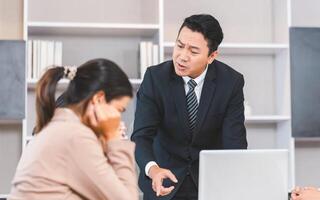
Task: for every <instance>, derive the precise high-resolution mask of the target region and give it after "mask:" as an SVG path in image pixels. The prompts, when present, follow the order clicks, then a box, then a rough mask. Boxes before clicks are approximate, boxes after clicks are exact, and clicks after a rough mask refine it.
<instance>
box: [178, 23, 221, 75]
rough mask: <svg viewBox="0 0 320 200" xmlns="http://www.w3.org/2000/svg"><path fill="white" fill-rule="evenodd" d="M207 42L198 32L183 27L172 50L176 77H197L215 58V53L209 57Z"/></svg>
mask: <svg viewBox="0 0 320 200" xmlns="http://www.w3.org/2000/svg"><path fill="white" fill-rule="evenodd" d="M208 53H209V48H208V42H207V41H206V40H205V38H204V37H203V35H202V34H201V33H199V32H194V31H192V30H190V29H189V28H187V27H183V28H182V29H181V31H180V34H179V36H178V38H177V41H176V44H175V46H174V49H173V54H172V60H173V64H174V69H175V72H176V74H177V75H178V76H189V77H191V78H196V77H198V76H199V75H200V74H201V73H202V72H203V71H204V70H205V68H206V66H207V64H210V63H211V62H212V61H213V60H214V59H215V57H216V56H217V51H214V52H212V53H211V54H210V55H208Z"/></svg>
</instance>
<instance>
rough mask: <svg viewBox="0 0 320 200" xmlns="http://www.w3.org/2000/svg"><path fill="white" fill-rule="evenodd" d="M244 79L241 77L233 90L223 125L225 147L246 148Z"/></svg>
mask: <svg viewBox="0 0 320 200" xmlns="http://www.w3.org/2000/svg"><path fill="white" fill-rule="evenodd" d="M243 86H244V79H243V76H242V75H241V77H239V78H238V79H237V81H236V83H235V86H234V88H233V91H232V96H231V99H230V101H229V103H228V106H227V112H226V116H225V118H224V121H223V127H222V144H223V148H224V149H246V148H247V146H248V144H247V138H246V128H245V126H244V120H245V117H244V105H243V101H244V96H243Z"/></svg>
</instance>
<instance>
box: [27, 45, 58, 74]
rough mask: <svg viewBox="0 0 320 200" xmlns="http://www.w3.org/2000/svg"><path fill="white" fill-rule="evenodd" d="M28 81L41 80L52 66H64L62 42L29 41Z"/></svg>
mask: <svg viewBox="0 0 320 200" xmlns="http://www.w3.org/2000/svg"><path fill="white" fill-rule="evenodd" d="M27 50H28V79H39V78H40V77H41V75H42V74H43V72H44V71H45V70H46V69H47V68H48V67H49V66H52V65H56V66H61V65H62V42H60V41H46V40H29V41H28V48H27Z"/></svg>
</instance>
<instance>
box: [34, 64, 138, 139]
mask: <svg viewBox="0 0 320 200" xmlns="http://www.w3.org/2000/svg"><path fill="white" fill-rule="evenodd" d="M68 72H69V71H68ZM66 75H67V74H66V73H65V68H64V67H54V68H51V69H49V70H47V71H46V72H45V73H44V74H43V76H42V77H41V79H40V80H39V82H38V83H37V87H36V111H37V120H36V127H35V130H34V132H35V133H39V132H40V131H41V130H42V128H43V127H45V126H46V125H47V124H48V122H49V121H50V120H51V118H52V117H53V114H54V110H55V108H56V103H55V92H56V87H57V83H58V81H59V80H60V79H62V78H63V77H64V76H66ZM101 90H102V91H104V93H105V96H106V101H107V102H109V101H111V100H112V99H115V98H118V97H121V96H130V97H132V96H133V93H132V86H131V84H130V82H129V79H128V77H127V75H126V74H125V73H124V72H123V71H122V70H121V69H120V67H119V66H118V65H117V64H115V63H114V62H112V61H110V60H107V59H94V60H90V61H88V62H86V63H84V64H82V65H81V66H79V67H78V68H77V72H76V75H75V77H74V78H73V79H72V80H71V81H70V83H69V85H68V87H67V89H66V91H65V92H64V93H63V95H62V96H61V97H59V98H60V100H62V102H63V103H62V104H61V105H59V106H60V107H66V106H69V105H76V104H78V103H84V106H85V107H86V106H87V101H88V100H89V99H90V98H91V97H92V96H93V95H94V94H95V93H96V92H98V91H101Z"/></svg>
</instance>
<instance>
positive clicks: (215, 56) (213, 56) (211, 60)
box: [208, 50, 218, 65]
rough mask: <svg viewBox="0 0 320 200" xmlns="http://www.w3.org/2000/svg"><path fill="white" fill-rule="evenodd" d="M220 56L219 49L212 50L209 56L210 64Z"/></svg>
mask: <svg viewBox="0 0 320 200" xmlns="http://www.w3.org/2000/svg"><path fill="white" fill-rule="evenodd" d="M217 56H218V50H215V51H214V52H212V53H211V54H210V55H209V57H208V64H209V65H210V64H211V63H212V62H213V61H214V60H215V59H216V58H217Z"/></svg>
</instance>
